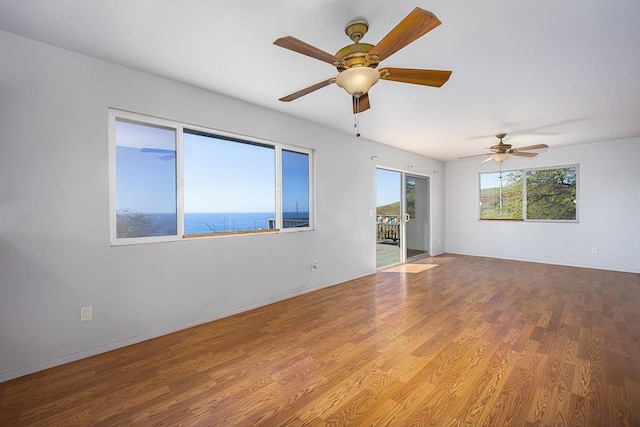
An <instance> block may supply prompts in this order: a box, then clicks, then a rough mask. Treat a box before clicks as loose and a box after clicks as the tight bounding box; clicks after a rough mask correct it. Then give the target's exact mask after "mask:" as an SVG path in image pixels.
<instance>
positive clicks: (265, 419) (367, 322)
mask: <svg viewBox="0 0 640 427" xmlns="http://www.w3.org/2000/svg"><path fill="white" fill-rule="evenodd" d="M265 286H268V284H265ZM0 398H1V403H0V425H2V426H5V425H6V426H20V425H42V426H56V425H60V426H71V425H105V426H113V425H140V426H147V425H148V426H159V425H171V426H173V425H188V426H191V425H196V426H197V425H203V426H218V425H219V426H235V425H240V426H253V425H264V426H279V425H286V426H302V425H308V426H321V425H322V426H324V425H334V426H348V425H358V426H359V425H367V426H411V425H427V426H463V425H465V426H485V425H486V426H503V425H515V426H538V425H554V426H557V425H572V426H640V275H638V274H630V273H618V272H611V271H600V270H589V269H580V268H571V267H561V266H551V265H543V264H534V263H525V262H515V261H505V260H496V259H489V258H479V257H467V256H453V255H443V256H439V257H434V258H426V259H423V260H421V261H419V262H417V263H413V264H409V265H404V266H399V267H395V268H393V269H390V270H388V271H383V272H379V273H377V274H375V275H372V276H368V277H364V278H361V279H358V280H354V281H350V282H348V283H344V284H341V285H338V286H334V287H331V288H327V289H323V290H321V291H317V292H313V293H310V294H306V295H303V296H300V297H296V298H293V299H290V300H287V301H283V302H280V303H277V304H272V305H269V306H267V307H262V308H259V309H256V310H252V311H250V312H246V313H242V314H239V315H236V316H233V317H229V318H226V319H222V320H219V321H216V322H212V323H208V324H205V325H201V326H198V327H195V328H191V329H188V330H184V331H181V332H177V333H174V334H171V335H168V336H164V337H160V338H157V339H154V340H150V341H146V342H144V343H140V344H137V345H133V346H129V347H126V348H123V349H119V350H115V351H111V352H109V353H105V354H102V355H98V356H95V357H91V358H88V359H84V360H81V361H78V362H73V363H69V364H67V365H64V366H60V367H56V368H52V369H49V370H46V371H43V372H39V373H36V374H32V375H29V376H26V377H22V378H18V379H16V380H12V381H7V382H4V383H1V384H0Z"/></svg>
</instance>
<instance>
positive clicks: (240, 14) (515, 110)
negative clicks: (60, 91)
mask: <svg viewBox="0 0 640 427" xmlns="http://www.w3.org/2000/svg"><path fill="white" fill-rule="evenodd" d="M414 7H421V8H423V9H426V10H430V11H431V12H433V13H434V14H435V15H436V16H437V17H438V18H439V19H440V20H441V21H442V25H441V26H440V27H438V28H436V29H434V30H433V31H431V32H430V33H428V34H426V35H425V36H423V37H422V38H420V39H418V40H417V41H415V42H414V43H412V44H410V45H409V46H407V47H405V48H404V49H403V50H401V51H399V52H397V53H396V54H394V55H393V56H391V57H390V58H388V59H386V60H385V61H383V62H382V64H381V65H382V66H396V67H406V68H428V69H444V70H453V74H452V76H451V78H450V79H449V81H448V82H447V83H446V84H445V85H444V86H443V87H442V88H439V89H437V88H431V87H424V86H417V85H411V84H405V83H397V82H390V81H380V82H379V83H378V84H376V85H375V86H374V87H373V88H372V89H371V91H370V98H371V106H372V107H371V109H370V110H369V111H366V112H364V113H363V114H361V116H360V126H361V133H362V136H363V137H365V138H367V139H370V140H374V141H378V142H382V143H384V144H388V145H392V146H396V147H400V148H403V149H406V150H409V151H413V152H416V153H419V154H423V155H425V156H429V157H432V158H436V159H440V160H451V159H455V158H457V157H459V156H465V155H472V154H478V153H482V152H484V148H485V147H488V146H490V145H493V144H494V143H496V142H497V140H496V138H495V137H494V136H493V135H494V134H496V133H499V132H507V133H508V134H509V135H508V136H507V138H506V139H505V142H509V143H511V144H513V145H514V147H518V146H524V145H531V144H538V143H545V144H548V145H549V146H550V147H551V148H550V149H553V147H555V146H559V145H565V144H580V143H589V142H599V141H608V140H615V139H623V138H630V137H638V136H640V82H639V80H640V24H639V23H638V21H639V20H640V1H638V0H589V1H585V0H561V1H558V0H535V1H514V0H487V1H478V0H458V1H418V0H413V1H407V0H396V1H389V0H304V1H300V0H271V1H264V0H236V1H229V0H226V1H222V0H181V1H176V0H91V1H89V0H0V29H3V30H5V31H9V32H12V33H15V34H19V35H22V36H25V37H29V38H32V39H35V40H39V41H43V42H46V43H49V44H52V45H56V46H60V47H63V48H65V49H69V50H73V51H76V52H80V53H83V54H86V55H89V56H93V57H96V58H100V59H103V60H105V61H109V62H113V63H117V64H122V65H125V66H128V67H132V68H136V69H139V70H143V71H147V72H150V73H153V74H157V75H161V76H165V77H168V78H171V79H175V80H179V81H182V82H185V83H189V84H191V85H194V86H198V87H201V88H205V89H208V90H211V91H214V92H217V93H221V94H224V95H228V96H231V97H233V98H238V99H241V100H244V101H247V102H250V103H253V104H257V105H260V106H263V107H266V108H270V109H273V110H277V111H281V112H283V113H286V114H291V115H293V116H297V117H301V118H304V119H308V120H311V121H314V122H318V123H321V124H323V125H326V126H329V127H332V128H335V129H338V130H340V131H343V132H345V133H350V134H354V129H353V116H352V114H351V99H350V97H349V95H347V94H346V93H345V92H344V91H343V90H342V89H340V88H339V87H337V86H336V85H331V86H328V87H326V88H323V89H320V90H318V91H317V92H314V93H312V94H309V95H307V96H305V97H302V98H300V99H298V100H296V101H293V102H290V103H282V102H280V101H278V98H280V97H282V96H284V95H288V94H290V93H292V92H295V91H297V90H299V89H302V88H304V87H307V86H310V85H311V84H314V83H317V82H320V81H322V80H325V79H327V78H330V77H333V76H334V75H335V74H336V73H337V71H336V70H335V69H334V68H332V67H331V66H330V65H329V64H326V63H324V62H321V61H318V60H314V59H311V58H309V57H306V56H303V55H300V54H297V53H294V52H291V51H288V50H286V49H282V48H280V47H277V46H274V45H273V44H272V43H273V41H274V40H275V39H276V38H278V37H280V36H285V35H291V36H294V37H296V38H299V39H301V40H303V41H305V42H307V43H310V44H312V45H314V46H316V47H318V48H320V49H322V50H325V51H327V52H330V53H335V52H336V51H337V50H338V49H340V48H341V47H343V46H346V45H347V44H350V43H351V41H350V40H349V39H348V37H347V36H346V35H345V34H344V26H345V24H346V23H347V22H348V21H350V20H353V19H354V18H358V17H361V18H365V19H367V20H368V21H369V25H370V28H369V32H368V33H367V34H366V35H365V37H364V39H363V42H368V43H371V44H374V45H375V44H376V43H377V42H378V41H379V40H380V39H381V38H382V37H383V36H384V35H385V34H386V33H387V32H389V31H390V30H391V29H392V28H393V27H394V26H395V25H396V24H397V23H398V22H400V20H402V18H404V17H405V16H406V15H407V14H408V13H409V12H411V10H413V8H414ZM473 161H475V160H473Z"/></svg>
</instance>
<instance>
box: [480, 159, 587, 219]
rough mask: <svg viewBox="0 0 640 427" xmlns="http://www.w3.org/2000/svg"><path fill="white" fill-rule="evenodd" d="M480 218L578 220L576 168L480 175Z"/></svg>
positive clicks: (526, 170) (567, 167)
mask: <svg viewBox="0 0 640 427" xmlns="http://www.w3.org/2000/svg"><path fill="white" fill-rule="evenodd" d="M480 219H481V220H520V221H523V220H524V221H571V222H577V220H578V166H566V167H559V168H541V169H525V170H516V171H507V172H491V173H481V174H480Z"/></svg>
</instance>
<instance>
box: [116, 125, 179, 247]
mask: <svg viewBox="0 0 640 427" xmlns="http://www.w3.org/2000/svg"><path fill="white" fill-rule="evenodd" d="M115 139H116V147H115V157H116V158H115V162H116V236H117V238H119V239H125V238H135V237H156V236H175V235H177V232H178V227H177V224H178V220H177V208H176V206H177V203H176V132H175V129H169V128H164V127H160V126H155V125H150V124H143V123H136V122H132V121H126V120H123V119H118V120H116V122H115Z"/></svg>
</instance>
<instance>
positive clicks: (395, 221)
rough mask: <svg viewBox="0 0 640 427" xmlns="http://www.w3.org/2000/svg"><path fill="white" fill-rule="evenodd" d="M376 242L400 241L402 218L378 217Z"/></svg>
mask: <svg viewBox="0 0 640 427" xmlns="http://www.w3.org/2000/svg"><path fill="white" fill-rule="evenodd" d="M376 240H377V241H378V242H381V241H384V240H393V241H394V242H397V241H399V240H400V218H399V217H397V216H385V217H378V222H377V223H376Z"/></svg>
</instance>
